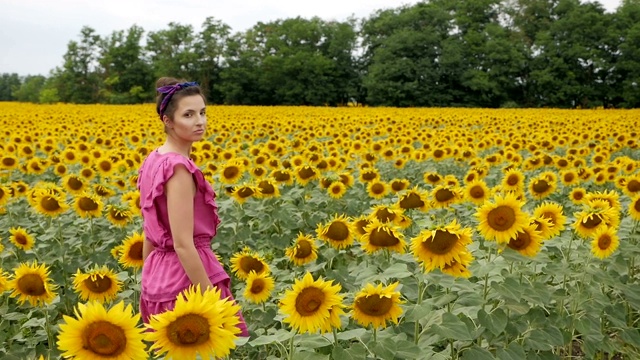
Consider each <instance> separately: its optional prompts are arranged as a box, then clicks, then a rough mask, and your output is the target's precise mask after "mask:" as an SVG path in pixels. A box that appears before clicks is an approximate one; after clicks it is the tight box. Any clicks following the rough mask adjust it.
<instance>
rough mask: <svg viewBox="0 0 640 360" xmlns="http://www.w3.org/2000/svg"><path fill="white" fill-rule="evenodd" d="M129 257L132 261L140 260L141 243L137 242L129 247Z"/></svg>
mask: <svg viewBox="0 0 640 360" xmlns="http://www.w3.org/2000/svg"><path fill="white" fill-rule="evenodd" d="M129 257H130V258H131V259H133V260H142V241H137V242H135V243H133V245H131V248H129Z"/></svg>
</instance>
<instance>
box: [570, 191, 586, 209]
mask: <svg viewBox="0 0 640 360" xmlns="http://www.w3.org/2000/svg"><path fill="white" fill-rule="evenodd" d="M586 195H587V190H585V188H581V187H576V188H573V189H572V190H571V192H570V193H569V199H571V202H573V203H574V204H576V205H580V204H582V202H583V201H584V197H585V196H586Z"/></svg>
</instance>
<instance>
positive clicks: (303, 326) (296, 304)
mask: <svg viewBox="0 0 640 360" xmlns="http://www.w3.org/2000/svg"><path fill="white" fill-rule="evenodd" d="M341 289H342V287H341V286H340V284H335V285H334V284H333V281H331V280H330V281H325V280H324V279H323V278H322V277H319V278H318V279H317V280H314V279H313V276H312V275H311V273H308V272H307V273H306V274H305V275H304V277H303V278H302V280H299V279H296V280H295V283H294V284H293V286H292V287H291V289H288V290H287V291H286V292H285V294H284V297H283V298H282V300H281V301H280V305H279V306H280V311H282V313H283V314H284V315H285V317H284V319H283V321H284V322H285V323H288V324H289V325H290V326H291V327H292V328H294V329H295V330H296V331H298V332H299V333H304V332H308V333H314V332H316V331H318V330H320V331H324V330H327V329H326V325H327V320H329V319H331V311H332V308H333V307H338V308H342V307H344V305H343V304H342V296H341V295H340V294H339V292H340V290H341Z"/></svg>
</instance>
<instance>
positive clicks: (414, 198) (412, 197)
mask: <svg viewBox="0 0 640 360" xmlns="http://www.w3.org/2000/svg"><path fill="white" fill-rule="evenodd" d="M423 206H424V201H422V198H420V195H418V194H416V193H410V194H407V195H405V196H403V197H402V200H400V207H401V208H403V209H417V208H421V207H423Z"/></svg>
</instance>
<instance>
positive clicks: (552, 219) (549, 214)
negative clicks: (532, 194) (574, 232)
mask: <svg viewBox="0 0 640 360" xmlns="http://www.w3.org/2000/svg"><path fill="white" fill-rule="evenodd" d="M542 217H543V218H545V219H547V220H549V222H550V223H551V224H550V225H551V226H552V227H553V226H556V214H555V213H552V212H550V211H547V212H544V213H542Z"/></svg>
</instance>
